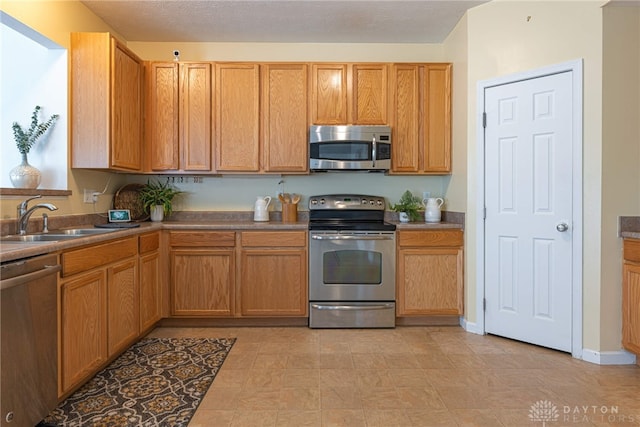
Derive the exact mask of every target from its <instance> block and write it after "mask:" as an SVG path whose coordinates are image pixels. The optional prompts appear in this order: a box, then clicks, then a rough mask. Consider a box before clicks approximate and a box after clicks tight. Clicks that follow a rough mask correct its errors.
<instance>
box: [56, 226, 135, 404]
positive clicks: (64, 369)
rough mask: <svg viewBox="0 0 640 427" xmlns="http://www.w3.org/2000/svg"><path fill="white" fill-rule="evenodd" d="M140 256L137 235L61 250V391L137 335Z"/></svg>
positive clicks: (124, 347)
mask: <svg viewBox="0 0 640 427" xmlns="http://www.w3.org/2000/svg"><path fill="white" fill-rule="evenodd" d="M137 256H138V238H137V237H136V236H132V237H126V238H122V239H117V240H112V241H109V242H106V243H102V244H99V245H94V246H89V247H84V248H79V249H73V250H69V251H66V252H63V253H62V255H61V262H62V273H61V277H62V280H61V283H60V315H59V316H60V320H59V321H60V326H61V327H60V340H61V342H60V356H61V357H60V360H59V368H60V369H59V377H60V381H59V390H58V392H59V395H63V394H65V393H67V392H68V391H70V390H72V389H73V388H74V387H76V386H77V385H79V384H81V383H82V382H83V381H85V380H87V379H88V378H90V377H91V375H93V374H94V373H95V371H96V370H97V369H98V368H100V366H101V365H102V364H104V363H105V362H106V361H107V360H109V358H110V357H112V356H114V355H116V354H117V353H119V352H121V351H122V350H124V349H126V348H127V347H128V346H129V345H130V344H131V343H133V341H135V340H136V339H137V338H138V335H139V331H140V329H139V320H138V259H137Z"/></svg>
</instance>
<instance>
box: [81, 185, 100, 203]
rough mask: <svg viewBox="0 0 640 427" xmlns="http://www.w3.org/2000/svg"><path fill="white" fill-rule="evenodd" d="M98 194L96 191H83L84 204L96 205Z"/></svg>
mask: <svg viewBox="0 0 640 427" xmlns="http://www.w3.org/2000/svg"><path fill="white" fill-rule="evenodd" d="M98 195H100V193H98V192H97V191H96V190H87V189H86V188H85V189H84V202H85V203H96V202H97V201H98Z"/></svg>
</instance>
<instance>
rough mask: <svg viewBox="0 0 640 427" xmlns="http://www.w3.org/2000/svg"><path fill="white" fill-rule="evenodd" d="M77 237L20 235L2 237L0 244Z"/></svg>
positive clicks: (72, 236)
mask: <svg viewBox="0 0 640 427" xmlns="http://www.w3.org/2000/svg"><path fill="white" fill-rule="evenodd" d="M77 237H79V236H74V235H69V234H26V235H24V236H21V235H17V234H16V235H13V236H2V237H0V242H11V243H21V242H22V243H35V242H57V241H58V240H69V239H75V238H77Z"/></svg>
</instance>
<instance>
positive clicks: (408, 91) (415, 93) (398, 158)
mask: <svg viewBox="0 0 640 427" xmlns="http://www.w3.org/2000/svg"><path fill="white" fill-rule="evenodd" d="M391 97H392V102H391V104H392V121H391V122H392V125H391V126H392V129H393V135H392V138H391V140H392V145H391V171H392V172H401V173H417V172H418V171H419V170H420V156H421V150H420V148H421V142H422V138H421V135H420V129H421V120H420V117H422V114H423V110H422V104H421V102H420V99H421V96H420V67H419V66H418V65H412V64H395V65H393V68H392V74H391Z"/></svg>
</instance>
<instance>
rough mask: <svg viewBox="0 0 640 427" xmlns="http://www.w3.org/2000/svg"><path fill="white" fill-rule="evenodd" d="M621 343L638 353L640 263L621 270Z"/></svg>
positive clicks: (639, 333)
mask: <svg viewBox="0 0 640 427" xmlns="http://www.w3.org/2000/svg"><path fill="white" fill-rule="evenodd" d="M622 275H623V278H622V345H623V346H624V348H626V349H627V350H629V351H632V352H634V353H635V354H638V355H640V264H633V263H628V262H625V263H624V266H623V270H622Z"/></svg>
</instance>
